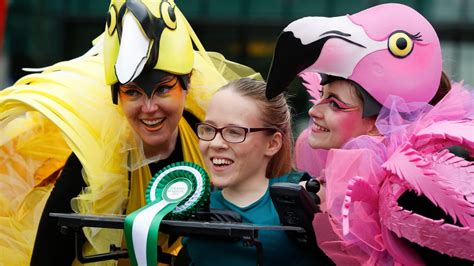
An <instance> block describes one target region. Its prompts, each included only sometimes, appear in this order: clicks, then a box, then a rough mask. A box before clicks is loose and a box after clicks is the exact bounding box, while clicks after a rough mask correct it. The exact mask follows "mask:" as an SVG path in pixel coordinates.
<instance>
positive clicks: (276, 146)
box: [265, 132, 283, 157]
mask: <svg viewBox="0 0 474 266" xmlns="http://www.w3.org/2000/svg"><path fill="white" fill-rule="evenodd" d="M282 143H283V135H282V134H281V133H280V132H275V133H273V135H272V137H271V139H270V140H269V141H268V144H267V149H266V151H265V155H267V156H270V157H271V156H273V155H275V154H276V153H277V152H278V151H279V150H280V149H281V146H282Z"/></svg>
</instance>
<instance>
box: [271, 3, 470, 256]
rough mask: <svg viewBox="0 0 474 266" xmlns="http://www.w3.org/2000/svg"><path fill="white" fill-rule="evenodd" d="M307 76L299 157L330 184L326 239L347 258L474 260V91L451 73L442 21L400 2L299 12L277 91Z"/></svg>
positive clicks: (319, 221) (286, 35)
mask: <svg viewBox="0 0 474 266" xmlns="http://www.w3.org/2000/svg"><path fill="white" fill-rule="evenodd" d="M297 75H299V76H301V77H302V78H303V79H304V80H305V83H306V84H305V85H306V87H307V88H308V90H309V91H310V94H311V95H312V96H313V98H314V99H313V102H314V106H313V107H312V108H311V109H310V111H309V115H310V117H311V120H310V124H309V127H308V128H307V129H306V130H304V131H303V133H301V135H300V136H299V138H298V140H297V142H296V147H295V160H296V165H297V167H298V168H299V170H305V171H308V172H310V173H311V174H312V175H314V176H316V177H317V179H318V180H320V181H321V182H322V183H323V188H324V191H325V194H324V195H321V197H322V201H323V203H322V209H323V210H324V212H323V213H321V214H317V215H316V216H315V219H314V221H313V226H314V229H315V233H316V238H317V241H318V245H319V246H320V248H321V249H322V250H323V251H324V252H325V253H326V254H327V255H328V256H329V257H330V258H331V259H332V260H333V261H334V262H335V263H336V264H338V265H349V264H361V265H423V264H432V263H441V264H443V263H451V264H452V263H456V265H459V264H462V263H466V264H468V265H472V263H473V261H474V219H473V215H474V165H473V163H472V162H471V161H472V156H473V154H474V122H473V119H474V94H473V93H472V90H468V89H466V88H465V87H466V86H465V85H463V84H461V83H452V84H450V83H449V82H444V83H443V80H444V81H446V80H447V78H446V76H445V74H444V73H443V72H442V57H441V48H440V43H439V39H438V36H437V34H436V31H435V30H434V28H433V27H432V25H431V24H430V23H429V22H428V21H427V20H426V19H425V18H424V17H423V16H422V15H420V14H419V13H418V12H417V11H415V10H413V9H412V8H410V7H407V6H405V5H401V4H383V5H378V6H375V7H372V8H369V9H366V10H363V11H361V12H359V13H356V14H353V15H346V16H340V17H332V18H327V17H305V18H301V19H298V20H296V21H294V22H292V23H290V24H289V25H288V26H287V27H286V28H285V29H284V30H283V32H282V33H281V35H280V37H279V39H278V42H277V44H276V48H275V54H274V58H273V62H272V65H271V68H270V72H269V75H268V81H267V82H268V85H267V91H266V94H267V97H268V98H272V97H274V96H275V95H278V94H279V93H282V92H284V91H285V90H286V89H287V86H288V85H289V84H290V82H291V81H292V80H293V79H294V78H295V77H296V76H297ZM448 81H449V80H448ZM344 86H345V87H346V88H344ZM349 88H353V89H354V91H355V93H353V95H357V96H358V98H359V100H357V101H359V105H358V103H357V101H355V100H354V99H355V98H354V97H353V98H351V97H352V96H351V94H350V93H348V92H347V91H344V90H345V89H347V90H349ZM318 90H320V93H321V97H319V96H318V93H317V91H318ZM447 90H449V92H446V91H447ZM341 95H342V96H343V97H340V96H341ZM443 96H444V97H443ZM344 97H346V98H345V99H349V102H350V101H351V99H352V100H353V104H352V105H351V104H347V102H345V103H344V101H343V100H344V99H342V100H341V98H344ZM441 98H442V99H441ZM344 116H345V117H346V118H347V117H349V116H352V117H351V118H350V120H347V119H348V118H347V119H346V120H342V118H344ZM336 118H337V119H341V120H337V119H336ZM331 119H332V120H331ZM331 121H346V123H339V124H333V125H331V124H330V122H331ZM335 137H340V138H338V139H337V138H335ZM324 140H327V141H326V142H325V141H324ZM336 140H338V141H339V142H337V141H336ZM453 147H456V148H455V149H457V150H458V151H459V150H460V151H462V152H464V153H466V154H467V155H466V156H464V157H463V156H460V155H459V153H457V152H452V150H453ZM318 149H319V150H318ZM321 149H324V150H321ZM312 162H313V163H312Z"/></svg>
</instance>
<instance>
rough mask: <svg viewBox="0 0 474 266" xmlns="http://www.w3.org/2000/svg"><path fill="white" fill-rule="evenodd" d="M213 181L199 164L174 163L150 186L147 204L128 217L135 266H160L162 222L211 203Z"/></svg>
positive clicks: (160, 172)
mask: <svg viewBox="0 0 474 266" xmlns="http://www.w3.org/2000/svg"><path fill="white" fill-rule="evenodd" d="M209 195H210V181H209V176H208V175H207V173H206V172H205V171H204V169H202V168H201V167H200V166H199V165H197V164H194V163H189V162H179V163H173V164H171V165H168V166H166V167H165V168H163V169H161V170H160V171H159V172H158V173H156V174H155V176H154V177H153V178H152V179H151V181H150V183H149V184H148V188H147V193H146V200H147V205H145V206H144V207H142V208H140V209H138V210H136V211H134V212H132V213H131V214H129V215H127V217H126V218H125V225H124V230H125V239H126V241H127V247H128V253H129V256H130V262H131V263H132V265H134V266H136V265H140V266H141V265H156V264H157V261H158V252H157V249H158V246H157V245H158V231H159V227H160V223H161V220H162V219H163V218H164V217H165V216H167V215H168V216H167V217H169V218H170V219H185V218H187V217H189V216H190V215H191V214H193V213H194V212H195V211H197V210H198V209H200V208H203V207H205V206H207V205H208V204H209Z"/></svg>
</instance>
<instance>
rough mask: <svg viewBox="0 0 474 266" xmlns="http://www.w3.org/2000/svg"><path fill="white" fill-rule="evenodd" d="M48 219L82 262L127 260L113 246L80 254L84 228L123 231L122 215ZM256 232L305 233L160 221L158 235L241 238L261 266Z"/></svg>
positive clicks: (290, 228)
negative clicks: (68, 236)
mask: <svg viewBox="0 0 474 266" xmlns="http://www.w3.org/2000/svg"><path fill="white" fill-rule="evenodd" d="M50 216H51V217H53V218H57V219H58V225H59V226H60V227H61V232H63V233H69V232H71V231H72V232H73V233H74V237H75V245H76V246H75V249H76V256H77V259H78V260H79V261H80V262H81V263H90V262H97V261H103V260H110V259H120V258H128V251H127V250H126V249H122V248H120V247H116V246H115V245H111V246H110V252H109V253H102V254H94V255H88V256H84V254H83V253H82V246H83V244H84V243H85V241H86V239H85V236H84V234H83V232H82V228H83V227H100V228H111V229H123V226H124V221H125V216H123V215H118V216H97V215H81V214H67V213H50ZM259 230H281V231H287V232H293V233H295V234H301V235H305V234H306V231H305V230H304V229H303V228H302V227H298V226H264V225H253V224H245V223H225V222H203V221H173V220H163V221H162V222H161V226H160V232H163V233H167V234H175V235H180V236H201V237H202V236H206V237H218V238H227V239H241V240H243V241H244V243H245V244H246V245H249V246H255V248H256V255H257V259H256V263H257V265H259V266H261V265H263V245H262V243H261V242H260V241H259V240H258V231H259Z"/></svg>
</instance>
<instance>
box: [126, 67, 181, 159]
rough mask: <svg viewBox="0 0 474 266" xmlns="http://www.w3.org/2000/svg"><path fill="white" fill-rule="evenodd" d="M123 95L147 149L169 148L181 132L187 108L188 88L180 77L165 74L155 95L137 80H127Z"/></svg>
mask: <svg viewBox="0 0 474 266" xmlns="http://www.w3.org/2000/svg"><path fill="white" fill-rule="evenodd" d="M148 91H151V90H148ZM119 96H120V104H121V106H122V109H123V112H124V114H125V116H126V117H127V120H128V122H129V123H130V125H131V127H132V128H133V130H134V131H135V132H136V133H137V134H138V136H139V137H140V138H141V139H142V141H143V145H144V149H145V153H147V151H154V152H156V151H160V150H166V149H167V146H168V144H169V142H170V140H171V138H172V137H173V136H175V135H176V134H177V130H178V122H179V120H180V119H181V116H182V115H183V111H184V102H185V97H186V90H183V88H182V86H181V83H180V82H179V80H178V78H177V77H176V76H174V75H169V76H165V77H164V78H162V79H161V80H160V81H159V82H157V83H156V84H155V87H154V88H153V92H152V93H151V95H147V94H146V93H145V91H144V90H143V88H140V86H138V85H137V84H135V83H133V82H132V83H127V84H125V85H121V86H120V91H119Z"/></svg>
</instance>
